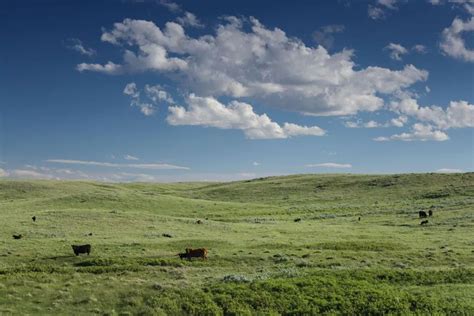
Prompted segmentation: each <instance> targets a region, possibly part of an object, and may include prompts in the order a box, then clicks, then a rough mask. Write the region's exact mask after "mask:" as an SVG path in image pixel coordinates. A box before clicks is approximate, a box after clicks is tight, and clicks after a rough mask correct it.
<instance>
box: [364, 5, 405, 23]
mask: <svg viewBox="0 0 474 316" xmlns="http://www.w3.org/2000/svg"><path fill="white" fill-rule="evenodd" d="M397 2H398V0H377V1H376V4H375V5H371V4H369V6H368V9H367V14H368V15H369V17H370V18H371V19H373V20H381V19H384V18H385V17H386V12H385V11H386V10H387V9H388V10H398V8H397V6H396V4H397Z"/></svg>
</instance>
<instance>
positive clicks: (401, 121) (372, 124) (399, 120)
mask: <svg viewBox="0 0 474 316" xmlns="http://www.w3.org/2000/svg"><path fill="white" fill-rule="evenodd" d="M407 121H408V118H407V117H406V116H403V115H401V116H399V117H396V118H393V119H391V120H389V121H388V122H385V123H379V122H376V121H373V120H371V121H368V122H362V121H360V120H358V121H346V122H344V125H345V126H346V127H348V128H376V127H391V126H395V127H403V126H404V125H405V123H406V122H407Z"/></svg>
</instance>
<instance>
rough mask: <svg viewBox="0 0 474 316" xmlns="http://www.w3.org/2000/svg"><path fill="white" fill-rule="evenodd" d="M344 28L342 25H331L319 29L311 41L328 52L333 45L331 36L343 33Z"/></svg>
mask: <svg viewBox="0 0 474 316" xmlns="http://www.w3.org/2000/svg"><path fill="white" fill-rule="evenodd" d="M344 28H345V27H344V25H340V24H331V25H326V26H323V27H320V28H319V29H318V30H316V31H315V32H314V33H313V39H314V40H315V41H316V43H318V44H319V45H322V46H324V47H325V48H326V49H328V50H329V49H331V48H332V46H333V45H334V35H333V34H337V33H342V32H344Z"/></svg>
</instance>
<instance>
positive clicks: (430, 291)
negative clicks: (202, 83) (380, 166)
mask: <svg viewBox="0 0 474 316" xmlns="http://www.w3.org/2000/svg"><path fill="white" fill-rule="evenodd" d="M427 208H432V209H433V210H434V216H433V217H432V218H429V224H428V225H426V226H420V220H419V219H418V214H417V213H418V210H420V209H427ZM33 215H35V216H36V217H37V221H36V222H33V221H32V220H31V217H32V216H33ZM359 217H360V220H359ZM297 218H299V219H301V221H298V222H295V221H294V220H295V219H297ZM0 220H1V226H0V314H1V315H9V314H14V315H26V314H43V315H51V314H61V315H90V314H99V315H136V314H137V315H138V314H139V315H161V314H163V315H165V314H169V315H182V314H185V315H221V314H226V315H250V314H259V315H267V314H296V315H300V314H306V315H308V314H329V315H338V314H344V315H355V314H365V315H380V314H395V315H399V314H402V315H409V314H414V315H425V314H431V315H436V314H439V315H443V314H449V315H474V174H473V173H465V174H452V175H446V174H406V175H379V176H376V175H370V176H369V175H295V176H288V177H270V178H264V179H255V180H251V181H242V182H232V183H178V184H149V183H131V184H110V183H107V184H106V183H93V182H74V181H70V182H66V181H12V180H2V181H0ZM197 220H201V221H203V224H197V223H196V221H197ZM13 234H22V235H23V236H24V237H23V238H22V239H20V240H14V239H13V238H12V235H13ZM163 234H169V235H171V236H172V238H167V237H163ZM82 243H90V244H92V254H91V255H90V256H79V257H76V256H74V255H73V253H72V249H71V246H70V245H71V244H82ZM186 247H193V248H197V247H206V248H208V249H209V259H208V260H206V261H203V260H193V261H190V262H188V261H181V260H180V259H179V258H178V257H177V256H176V254H177V253H178V252H182V251H183V250H184V248H186Z"/></svg>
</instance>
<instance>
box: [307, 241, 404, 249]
mask: <svg viewBox="0 0 474 316" xmlns="http://www.w3.org/2000/svg"><path fill="white" fill-rule="evenodd" d="M309 247H310V248H314V249H319V250H352V251H386V250H400V249H403V248H405V246H403V245H402V244H398V243H392V242H373V241H340V242H323V243H318V244H315V245H310V246H309Z"/></svg>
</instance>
